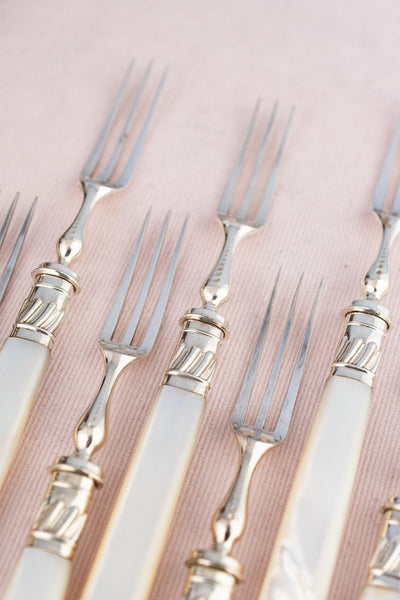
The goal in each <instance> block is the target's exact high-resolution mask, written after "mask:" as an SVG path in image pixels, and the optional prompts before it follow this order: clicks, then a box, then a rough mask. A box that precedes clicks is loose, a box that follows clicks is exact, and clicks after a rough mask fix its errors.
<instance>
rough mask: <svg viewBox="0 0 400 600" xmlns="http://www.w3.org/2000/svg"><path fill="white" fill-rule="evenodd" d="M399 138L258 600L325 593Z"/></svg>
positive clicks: (351, 459) (395, 228) (363, 388)
mask: <svg viewBox="0 0 400 600" xmlns="http://www.w3.org/2000/svg"><path fill="white" fill-rule="evenodd" d="M399 136H400V119H399V121H398V123H397V125H396V128H395V131H394V134H393V137H392V140H391V142H390V145H389V149H388V152H387V156H386V158H385V161H384V164H383V168H382V171H381V174H380V176H379V179H378V183H377V186H376V190H375V193H374V197H373V211H374V213H375V214H376V215H377V216H378V217H379V220H380V222H381V224H382V241H381V246H380V249H379V252H378V256H377V259H376V260H375V261H374V263H373V264H372V266H371V268H370V269H369V270H368V272H367V274H366V276H365V278H364V282H363V291H364V295H365V299H362V300H354V301H353V302H352V303H351V305H350V307H349V308H347V309H346V310H345V316H346V326H345V331H344V334H343V337H342V339H341V341H340V343H339V345H338V347H337V350H336V353H335V357H334V360H333V364H332V371H331V376H330V377H329V378H328V380H327V382H326V385H325V388H324V391H323V394H322V398H321V402H320V404H319V406H318V410H317V414H316V417H315V420H314V423H313V426H312V428H311V432H310V435H309V438H308V440H307V443H306V446H305V449H304V452H303V455H302V458H301V460H300V467H299V469H298V471H297V473H296V477H295V480H294V484H293V487H292V490H291V493H290V496H289V500H288V503H287V507H286V510H285V513H284V516H283V520H282V522H281V526H280V530H279V533H278V536H277V538H276V541H275V545H274V549H273V553H272V558H271V561H270V563H269V566H268V570H267V574H266V577H265V580H264V584H263V587H262V591H261V594H260V596H259V600H267V599H268V600H276V599H278V598H279V600H286V599H287V600H299V599H301V600H303V599H304V600H305V599H307V600H325V599H326V598H327V597H328V594H329V588H330V582H331V579H332V575H333V573H334V568H335V563H336V560H337V557H338V554H339V552H340V542H341V538H342V535H343V532H344V529H345V521H346V516H347V510H348V507H349V504H350V499H351V493H352V487H353V482H354V478H355V476H356V470H357V465H358V461H359V457H360V453H361V449H362V444H363V438H364V435H365V430H366V427H367V421H368V415H369V408H370V405H371V400H372V386H373V382H374V379H375V375H376V371H377V368H378V365H379V361H380V358H381V354H382V343H383V339H384V337H385V335H386V332H387V330H388V328H389V326H390V321H389V313H388V310H387V309H386V308H385V307H384V306H382V304H380V303H379V300H380V299H381V298H382V297H383V296H384V295H385V294H386V293H387V291H388V288H389V276H388V261H389V252H390V248H391V246H392V243H393V241H394V239H395V237H396V236H397V235H398V233H399V231H400V226H399V209H400V192H399V190H398V191H397V193H396V196H395V200H394V203H393V204H392V208H391V209H388V210H384V201H385V196H386V191H387V187H388V183H389V178H390V172H391V168H392V164H393V161H394V157H395V153H396V147H397V145H398V140H399ZM377 585H379V584H377Z"/></svg>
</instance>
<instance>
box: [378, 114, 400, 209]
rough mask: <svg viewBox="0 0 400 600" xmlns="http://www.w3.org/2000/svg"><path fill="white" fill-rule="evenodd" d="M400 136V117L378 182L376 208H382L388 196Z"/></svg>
mask: <svg viewBox="0 0 400 600" xmlns="http://www.w3.org/2000/svg"><path fill="white" fill-rule="evenodd" d="M399 136H400V117H399V119H398V121H397V123H396V127H395V130H394V133H393V135H392V139H391V140H390V144H389V149H388V152H387V154H386V158H385V161H384V163H383V167H382V171H381V174H380V175H379V179H378V183H377V185H376V189H375V194H374V199H373V202H372V208H373V209H374V210H381V208H382V206H383V202H384V200H385V196H386V190H387V186H388V183H389V178H390V171H391V170H392V165H393V161H394V157H395V154H396V148H397V144H398V142H399Z"/></svg>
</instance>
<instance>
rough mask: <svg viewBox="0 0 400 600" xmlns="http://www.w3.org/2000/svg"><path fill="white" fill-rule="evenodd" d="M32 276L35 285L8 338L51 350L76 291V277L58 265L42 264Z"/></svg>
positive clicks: (77, 284) (77, 289) (77, 283)
mask: <svg viewBox="0 0 400 600" xmlns="http://www.w3.org/2000/svg"><path fill="white" fill-rule="evenodd" d="M32 276H33V278H34V280H35V283H34V284H33V286H32V289H31V291H30V294H29V296H28V297H27V298H26V299H25V300H24V303H23V304H22V306H21V309H20V311H19V313H18V316H17V320H16V322H15V324H14V327H13V330H12V332H11V336H12V337H20V338H25V339H27V340H31V341H34V342H37V343H38V344H42V345H43V346H46V348H49V349H51V347H52V345H53V342H54V335H55V331H56V329H57V327H58V326H59V324H60V321H61V320H62V318H63V316H64V312H65V309H66V307H67V305H68V303H69V299H70V297H71V296H72V295H73V294H75V293H77V292H78V291H79V278H78V276H77V275H76V274H75V273H74V272H73V271H71V269H70V268H69V267H66V266H64V265H60V264H58V263H43V264H42V265H40V267H39V268H38V269H35V271H33V273H32Z"/></svg>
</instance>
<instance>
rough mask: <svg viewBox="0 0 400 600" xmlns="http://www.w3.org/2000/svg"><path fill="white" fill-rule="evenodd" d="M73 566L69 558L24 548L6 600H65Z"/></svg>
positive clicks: (37, 549) (5, 597)
mask: <svg viewBox="0 0 400 600" xmlns="http://www.w3.org/2000/svg"><path fill="white" fill-rule="evenodd" d="M71 565H72V563H71V561H70V560H68V559H67V558H61V557H60V556H57V555H56V554H52V553H50V552H45V551H44V550H40V549H39V548H32V547H28V548H25V550H24V551H23V553H22V555H21V558H20V560H19V563H18V565H17V567H16V569H15V571H14V575H13V577H12V579H11V581H10V584H9V586H8V588H7V591H6V594H5V596H4V598H3V600H63V598H64V595H65V591H66V589H67V585H68V580H69V576H70V572H71Z"/></svg>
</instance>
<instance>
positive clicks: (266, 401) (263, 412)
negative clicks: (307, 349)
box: [254, 274, 303, 429]
mask: <svg viewBox="0 0 400 600" xmlns="http://www.w3.org/2000/svg"><path fill="white" fill-rule="evenodd" d="M302 281H303V274H302V275H301V277H300V279H299V282H298V284H297V287H296V291H295V293H294V296H293V299H292V302H291V304H290V308H289V314H288V316H287V320H286V324H285V328H284V330H283V334H282V338H281V341H280V344H279V348H278V352H277V353H276V357H275V362H274V364H273V366H272V369H271V375H270V377H269V380H268V384H267V389H266V390H265V394H264V397H263V399H262V402H261V406H260V410H259V412H258V415H257V418H256V422H255V424H254V426H255V427H257V428H260V429H262V428H263V427H264V423H265V419H266V418H267V414H268V410H269V407H270V404H271V400H272V396H273V393H274V390H275V385H276V382H277V379H278V375H279V371H280V368H281V364H282V360H283V355H284V352H285V348H286V344H287V341H288V337H289V333H290V329H291V327H292V323H293V318H294V311H295V309H296V303H297V298H298V296H299V291H300V286H301V282H302Z"/></svg>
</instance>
